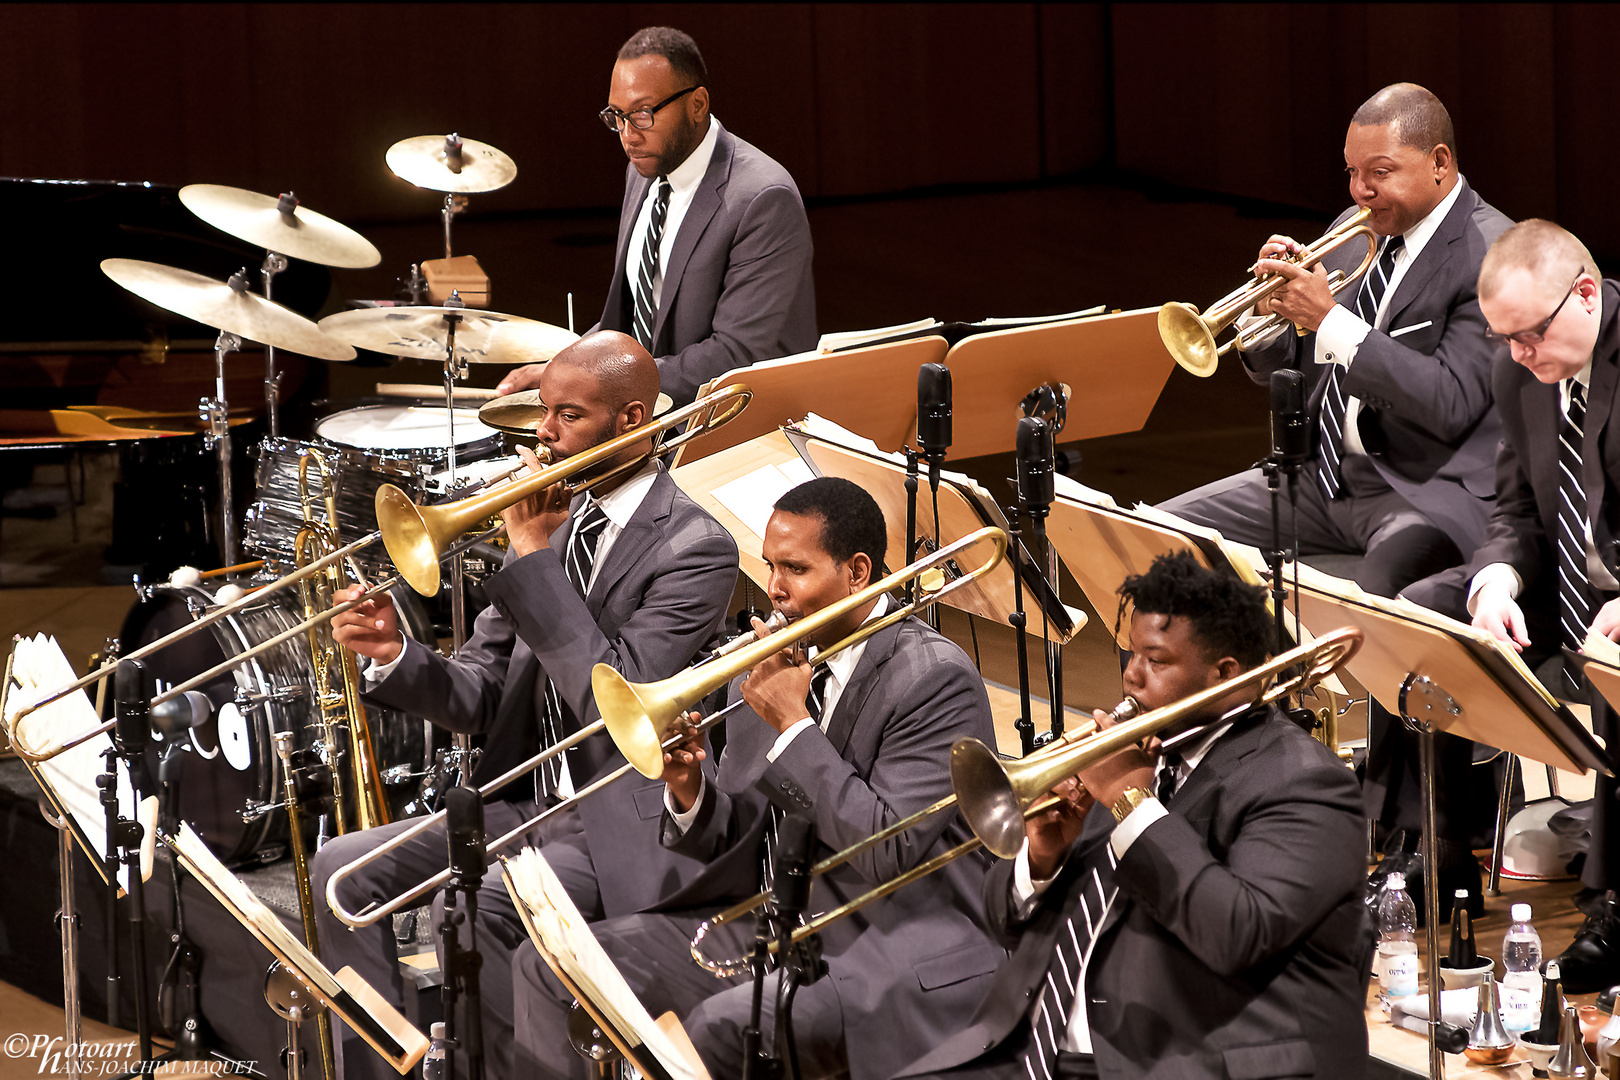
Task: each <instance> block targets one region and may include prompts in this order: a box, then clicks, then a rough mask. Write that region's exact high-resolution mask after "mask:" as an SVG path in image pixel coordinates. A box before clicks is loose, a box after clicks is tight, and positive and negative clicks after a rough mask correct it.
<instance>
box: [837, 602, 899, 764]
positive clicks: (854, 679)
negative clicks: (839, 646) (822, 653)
mask: <svg viewBox="0 0 1620 1080" xmlns="http://www.w3.org/2000/svg"><path fill="white" fill-rule="evenodd" d="M903 625H905V620H903V619H902V620H901V621H900V622H898V623H896V624H895V625H893V626H891V627H889V628H888V629H886V630H880V631H878V632H877V633H876V634H873V635H872V636H871V637H869V638H867V639H866V648H865V649H863V650H862V651H861V660H860V663H858V664H856V665H855V671H854V673H853V674H851V675H850V678H849V685H848V686H846V687H844V689H843V691H842V692H841V693H840V694H839V695H838V705H837V706H836V707H835V708H834V709H833V714H832V720H831V721H829V722H828V724H827V741H828V742H830V743H832V746H833V749H834V750H836V751H837V752H838V754H839V756H840V757H842V756H843V754H844V747H846V746H848V745H849V737H850V736H851V735H852V734H854V732H855V720H856V718H857V717H859V716H860V715H861V711H862V710H863V709H864V708H865V707H866V699H867V698H868V697H870V696H871V694H872V691H873V690H874V689H876V688H877V684H878V675H879V674H880V673H881V671H882V669H883V665H884V664H886V663H888V662H889V658H890V657H891V656H893V655H894V650H895V646H896V645H897V644H898V643H899V640H900V628H901V627H902V626H903Z"/></svg>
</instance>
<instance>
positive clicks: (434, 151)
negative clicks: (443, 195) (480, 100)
mask: <svg viewBox="0 0 1620 1080" xmlns="http://www.w3.org/2000/svg"><path fill="white" fill-rule="evenodd" d="M385 160H386V161H387V162H388V167H389V168H390V169H392V170H394V175H395V176H397V177H399V178H400V179H401V180H406V181H409V182H410V183H412V184H415V185H416V186H417V187H421V188H428V189H429V190H432V191H454V192H460V193H462V194H471V193H473V192H477V191H495V190H497V189H498V188H503V187H505V186H506V185H507V184H510V183H511V182H512V181H513V180H514V179H516V178H517V163H516V162H514V161H513V160H512V159H511V158H509V157H507V156H506V155H505V154H503V153H501V152H500V151H499V150H497V149H495V148H494V147H493V146H491V145H489V144H488V143H481V142H479V141H478V140H477V139H463V138H461V137H460V136H459V135H417V136H415V137H414V138H410V139H401V140H400V141H399V142H397V143H395V144H394V145H393V146H390V147H389V148H388V153H387V154H386V155H385Z"/></svg>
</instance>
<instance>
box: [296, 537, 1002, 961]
mask: <svg viewBox="0 0 1620 1080" xmlns="http://www.w3.org/2000/svg"><path fill="white" fill-rule="evenodd" d="M986 540H988V541H990V542H992V543H993V544H994V545H995V551H994V553H993V554H992V555H991V557H990V558H989V559H988V560H987V561H986V562H985V563H984V565H982V566H979V567H977V568H975V569H973V570H970V571H968V572H967V573H966V574H964V575H963V576H961V577H959V578H957V579H956V580H954V581H950V582H948V583H947V582H946V580H945V574H944V572H943V571H942V570H940V569H939V567H941V566H943V565H944V564H945V563H947V562H948V561H950V560H951V559H952V558H955V557H957V556H958V555H960V554H961V552H963V551H965V550H966V549H967V548H969V547H972V546H974V545H976V544H978V543H980V542H982V541H986ZM1006 550H1007V534H1006V533H1004V532H1002V531H1001V530H1000V529H997V528H994V527H987V528H983V529H980V530H978V531H977V532H973V533H969V534H968V535H967V536H964V537H963V538H962V539H960V540H958V541H956V542H955V543H954V544H947V545H946V546H945V547H942V548H940V549H939V550H938V551H935V552H933V553H931V554H930V555H928V556H927V557H926V558H923V559H920V560H918V561H917V562H915V563H912V564H911V565H910V566H907V567H905V568H904V569H901V570H897V571H896V572H894V573H893V574H890V575H889V576H888V577H886V578H884V579H882V580H881V581H878V582H875V583H874V584H871V585H868V586H867V587H866V588H864V589H862V590H861V591H859V592H856V593H852V594H850V595H849V596H846V597H845V598H844V599H842V600H840V601H838V602H837V603H835V604H829V605H828V606H827V607H825V608H822V609H821V610H820V611H818V612H816V613H815V614H813V615H808V616H806V617H805V618H803V619H800V620H798V621H797V622H795V623H792V624H790V626H789V628H788V629H787V630H784V631H781V632H778V633H773V634H769V635H768V636H766V637H764V638H760V639H758V640H755V641H753V642H748V641H747V639H748V638H750V637H753V636H754V635H753V634H752V633H751V632H750V633H747V634H744V635H742V636H741V638H740V639H734V640H733V641H730V642H727V643H726V644H725V645H723V646H721V649H720V650H719V651H718V652H719V655H717V656H716V657H715V658H714V659H711V660H709V661H707V662H705V663H702V664H699V665H697V666H696V667H693V668H690V669H688V670H687V671H684V672H680V673H678V674H676V675H673V676H671V677H670V678H667V679H663V680H661V681H659V682H648V683H632V682H629V681H627V680H626V679H625V678H624V676H623V675H620V674H619V673H618V672H617V671H615V670H614V669H613V668H612V667H610V666H609V665H607V664H598V665H596V667H595V669H594V670H593V671H592V672H591V688H592V690H593V691H594V692H595V694H596V703H597V707H598V709H600V711H601V714H602V715H601V718H600V719H598V720H596V721H594V722H592V723H590V724H587V725H585V726H584V727H582V728H580V729H579V730H578V731H576V732H574V733H573V734H572V735H569V736H568V737H567V738H565V739H562V740H561V741H559V742H556V743H553V744H552V745H551V746H548V747H546V748H545V749H544V750H542V751H540V752H539V753H538V754H535V755H534V756H533V757H531V758H529V759H528V760H527V761H524V762H522V763H521V764H518V765H515V766H513V767H512V768H511V769H508V770H507V771H506V772H504V773H502V774H501V775H500V776H497V777H496V778H495V779H493V780H491V781H489V782H488V783H486V784H484V785H483V786H482V787H480V788H479V789H478V793H479V795H481V796H484V797H486V798H487V797H488V796H490V795H491V794H493V793H494V792H496V791H498V790H499V789H501V788H503V787H505V786H506V785H507V784H509V783H511V782H512V781H513V780H516V779H517V778H518V777H520V776H523V775H525V774H526V773H528V772H530V771H531V770H533V769H535V768H536V767H538V766H539V765H540V764H541V763H542V762H545V761H547V760H549V759H551V758H553V757H555V756H557V755H558V754H560V753H563V752H564V751H566V750H569V749H571V748H573V747H575V746H578V745H579V744H580V743H582V742H584V741H585V740H586V739H588V738H590V737H591V736H592V735H595V734H597V733H598V732H600V731H602V730H603V729H604V728H605V729H606V730H607V732H608V734H609V735H611V736H612V738H613V741H614V743H615V744H616V745H617V746H618V748H619V751H620V752H621V753H623V754H624V756H625V759H626V764H624V765H621V766H619V767H618V768H617V769H615V770H613V771H612V772H610V773H608V774H607V775H605V776H602V777H600V778H598V779H597V780H595V781H593V782H592V783H590V784H589V785H587V786H586V787H585V788H583V789H582V790H580V791H577V792H575V793H574V794H573V795H572V796H570V797H569V798H567V799H565V800H563V801H562V802H559V803H557V804H556V805H555V806H551V807H548V808H547V809H545V810H542V811H541V812H540V813H539V814H536V815H535V816H534V817H532V818H530V819H528V820H527V821H524V822H521V823H520V824H518V825H517V826H516V827H515V828H513V829H512V830H511V831H510V832H507V833H505V834H504V835H502V836H499V837H496V838H495V839H494V840H491V841H489V842H488V843H487V844H486V845H485V850H486V851H495V850H497V849H498V848H502V847H505V846H506V845H507V844H509V843H511V842H512V841H513V840H516V839H518V838H520V837H521V836H523V835H524V834H525V833H527V832H528V831H529V830H530V829H532V828H534V827H535V826H536V825H538V824H540V822H542V821H544V820H546V818H548V817H550V816H551V815H552V814H554V813H556V812H557V811H559V810H563V809H565V808H567V807H571V806H573V805H575V804H576V803H578V802H579V801H580V800H581V799H584V798H586V797H587V796H589V795H593V794H595V793H596V792H598V791H600V790H601V789H602V788H604V787H606V786H607V785H608V784H611V783H613V782H614V781H615V780H617V779H619V778H620V777H621V776H624V775H626V774H627V773H629V771H630V770H631V769H632V768H634V769H635V770H636V771H637V772H639V773H641V774H642V775H643V776H646V777H648V778H650V779H657V778H658V777H659V776H661V775H663V770H664V751H665V750H668V749H671V748H673V747H675V746H679V745H680V744H681V743H682V742H684V741H686V739H688V738H689V737H690V736H691V734H694V733H695V732H693V733H689V732H685V731H681V730H679V729H678V728H677V726H676V721H677V720H679V719H680V718H681V717H683V716H685V715H686V712H687V710H689V709H691V708H692V706H694V705H696V704H697V703H698V702H699V701H701V700H702V699H703V698H705V697H707V696H708V695H709V694H710V693H711V692H713V691H714V690H716V689H718V688H719V687H721V686H724V685H725V684H726V683H728V682H730V681H731V680H732V679H734V678H735V677H736V676H737V675H738V674H740V673H742V672H744V671H746V670H748V669H749V668H751V667H753V666H754V665H755V664H757V663H759V662H760V661H761V660H763V659H765V658H766V657H767V656H770V655H772V654H774V653H777V652H780V651H781V650H783V649H785V648H787V647H789V646H790V645H792V644H795V643H797V642H799V641H802V640H803V639H804V638H806V637H809V636H810V635H812V634H814V633H815V632H816V631H818V630H820V629H821V628H822V627H823V626H826V625H827V624H828V623H831V622H836V621H837V620H839V619H841V618H843V617H844V616H845V615H847V614H848V613H849V612H851V611H854V610H856V609H857V608H860V607H862V606H863V605H865V604H868V603H870V602H872V601H874V600H876V599H877V598H878V597H879V596H880V595H882V594H883V593H886V592H889V591H891V590H893V589H896V588H898V587H899V586H901V585H904V584H906V583H907V582H909V581H911V580H913V579H919V578H920V579H921V581H920V582H919V593H918V596H917V599H915V600H913V601H911V602H910V603H908V604H905V605H902V606H901V607H900V608H899V609H898V610H896V611H892V612H889V613H887V614H885V615H882V616H880V617H878V618H876V619H873V620H871V621H869V622H865V623H862V624H861V626H860V627H859V628H858V629H857V630H855V631H854V632H853V633H851V634H849V635H848V636H847V637H845V638H844V639H843V640H841V641H839V642H838V643H837V644H836V645H832V646H830V647H828V648H826V649H823V650H821V651H820V652H819V653H818V654H817V656H816V662H817V663H821V662H823V661H824V660H825V659H827V658H828V657H831V656H832V655H833V654H834V653H836V652H839V651H840V650H842V649H846V648H848V647H850V646H851V645H854V644H856V643H857V642H860V641H864V640H866V639H867V638H869V637H871V636H872V635H873V634H875V633H877V632H878V631H879V630H882V629H884V628H886V627H888V626H891V625H893V624H894V623H896V622H899V621H900V620H901V619H904V618H905V617H906V616H908V615H911V614H914V613H915V612H917V611H919V610H921V609H922V608H923V607H926V606H927V605H929V604H933V603H936V602H938V601H939V600H941V599H943V598H944V597H946V596H948V595H950V594H951V592H953V591H955V590H956V589H958V588H962V587H964V586H966V585H967V584H968V583H970V582H972V581H975V580H977V579H978V578H980V577H982V576H984V575H985V574H987V573H989V572H990V571H991V570H992V569H994V568H995V566H996V564H997V563H999V562H1000V561H1001V559H1002V557H1003V555H1004V554H1005V553H1006ZM767 625H768V624H767ZM643 701H646V702H648V703H649V705H644V704H643ZM741 704H743V702H742V700H741V699H740V698H739V699H738V700H737V701H734V702H732V703H731V704H730V705H727V706H726V707H725V708H724V709H721V710H720V711H719V712H716V713H713V714H711V715H709V716H706V717H704V718H703V720H702V722H701V723H699V724H698V725H697V731H698V732H702V731H707V730H708V729H709V728H711V727H713V726H714V725H716V724H718V723H719V722H720V721H721V720H723V719H724V718H725V717H726V716H727V715H728V714H729V713H730V712H731V711H732V710H733V709H736V708H737V707H738V706H740V705H741ZM444 817H445V811H443V810H440V811H439V812H437V813H435V814H432V815H430V816H429V817H426V818H423V819H422V820H421V821H419V822H417V823H416V824H415V825H413V826H412V827H411V828H409V829H406V830H405V831H404V832H401V833H399V834H397V835H395V836H393V837H391V838H389V839H388V840H387V841H386V842H384V843H383V844H381V845H379V846H378V847H376V848H373V849H372V850H371V851H368V852H366V853H365V854H364V855H361V856H360V857H359V858H357V859H355V860H354V861H353V862H350V863H347V864H345V865H344V866H342V867H340V868H339V869H338V870H337V872H336V873H334V874H333V875H332V877H331V879H330V880H329V881H328V882H327V885H326V902H327V904H328V905H329V906H330V907H331V909H332V914H333V915H335V916H337V918H338V920H339V921H340V922H342V923H344V924H345V925H347V926H349V927H351V928H353V929H361V928H363V927H367V926H371V925H373V924H374V923H376V922H378V921H380V920H381V919H383V918H385V917H386V916H388V915H391V914H393V913H394V912H396V911H398V910H399V909H401V908H403V907H405V906H407V905H408V904H410V903H411V902H412V901H414V900H416V899H418V898H420V897H422V896H426V895H427V894H428V893H430V892H432V891H433V890H434V889H437V888H438V887H439V886H441V885H443V884H444V883H445V882H446V881H449V880H450V869H449V868H448V867H446V868H445V869H443V870H441V871H439V872H438V873H437V874H435V875H433V876H432V877H430V878H428V879H426V880H425V881H422V882H419V883H418V884H416V885H414V886H412V887H411V888H410V889H407V890H406V891H404V892H402V893H400V894H399V895H398V896H395V897H393V898H392V899H390V900H387V901H385V902H384V903H382V904H379V905H373V906H370V907H367V908H366V909H365V910H364V911H363V912H353V911H349V910H348V909H347V908H345V907H344V906H343V905H342V902H341V901H340V900H339V898H338V893H337V888H338V885H339V883H341V882H342V881H344V880H346V879H347V878H348V877H349V876H350V875H352V874H354V873H355V872H356V871H358V870H360V869H361V868H362V867H364V866H367V865H368V864H370V863H371V862H373V861H374V860H376V859H379V858H381V857H382V856H383V855H386V854H387V853H388V852H390V851H392V850H394V849H395V848H397V847H399V846H400V845H402V844H404V843H406V842H407V841H409V840H410V839H412V838H413V837H417V836H420V835H421V834H422V833H424V832H426V831H427V830H428V829H431V828H433V827H434V826H435V825H437V824H438V823H439V822H440V821H441V820H443V819H444Z"/></svg>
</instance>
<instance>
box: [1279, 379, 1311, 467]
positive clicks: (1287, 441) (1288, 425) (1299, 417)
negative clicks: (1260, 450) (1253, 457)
mask: <svg viewBox="0 0 1620 1080" xmlns="http://www.w3.org/2000/svg"><path fill="white" fill-rule="evenodd" d="M1271 453H1272V457H1273V458H1274V459H1275V460H1276V462H1277V464H1278V465H1280V466H1282V467H1283V468H1286V469H1296V468H1298V467H1300V466H1301V465H1304V464H1305V463H1306V462H1308V461H1309V460H1310V458H1311V427H1310V423H1309V417H1308V416H1307V415H1306V413H1305V376H1304V375H1302V374H1301V373H1300V372H1298V371H1295V370H1293V369H1292V368H1284V369H1283V370H1281V371H1273V372H1272V373H1271Z"/></svg>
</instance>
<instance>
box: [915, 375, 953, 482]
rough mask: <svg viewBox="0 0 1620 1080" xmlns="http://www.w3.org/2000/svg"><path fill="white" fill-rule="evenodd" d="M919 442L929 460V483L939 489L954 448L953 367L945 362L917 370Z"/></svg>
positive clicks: (924, 458)
mask: <svg viewBox="0 0 1620 1080" xmlns="http://www.w3.org/2000/svg"><path fill="white" fill-rule="evenodd" d="M917 445H918V446H920V447H922V452H923V460H924V461H926V462H928V483H929V484H930V485H931V486H932V487H934V488H936V489H937V488H938V487H939V470H940V466H942V465H944V464H945V451H947V450H949V449H950V448H951V369H950V368H948V367H946V366H945V365H944V364H924V365H923V366H922V367H920V368H918V369H917Z"/></svg>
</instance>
